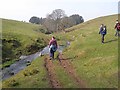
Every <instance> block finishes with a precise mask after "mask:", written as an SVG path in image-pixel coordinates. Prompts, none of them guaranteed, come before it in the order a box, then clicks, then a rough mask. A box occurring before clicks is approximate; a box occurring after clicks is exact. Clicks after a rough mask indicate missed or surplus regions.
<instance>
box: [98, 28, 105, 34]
mask: <svg viewBox="0 0 120 90" xmlns="http://www.w3.org/2000/svg"><path fill="white" fill-rule="evenodd" d="M99 34H102V35H106V34H107V29H106V28H105V27H100V31H99Z"/></svg>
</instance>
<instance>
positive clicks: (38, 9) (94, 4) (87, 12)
mask: <svg viewBox="0 0 120 90" xmlns="http://www.w3.org/2000/svg"><path fill="white" fill-rule="evenodd" d="M118 1H119V0H0V18H5V19H13V20H19V21H26V22H28V21H29V19H30V18H31V17H32V16H37V17H43V18H45V17H46V15H47V14H50V13H52V11H53V10H55V9H62V10H64V11H65V14H66V15H67V16H70V15H73V14H79V15H80V16H82V17H83V18H84V20H85V21H87V20H90V19H94V18H97V17H100V16H106V15H112V14H117V13H118Z"/></svg>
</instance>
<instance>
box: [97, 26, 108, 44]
mask: <svg viewBox="0 0 120 90" xmlns="http://www.w3.org/2000/svg"><path fill="white" fill-rule="evenodd" d="M99 34H101V36H102V39H101V42H102V43H104V37H105V35H106V34H107V28H106V26H104V25H103V24H101V26H100V31H99Z"/></svg>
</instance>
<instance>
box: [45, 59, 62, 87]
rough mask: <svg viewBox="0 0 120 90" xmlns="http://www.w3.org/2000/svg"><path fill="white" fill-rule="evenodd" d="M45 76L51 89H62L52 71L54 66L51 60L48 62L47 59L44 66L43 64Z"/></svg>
mask: <svg viewBox="0 0 120 90" xmlns="http://www.w3.org/2000/svg"><path fill="white" fill-rule="evenodd" d="M44 66H45V68H46V71H47V74H48V79H49V81H50V85H51V87H52V88H62V86H61V84H60V82H59V81H58V79H57V78H56V74H55V71H54V65H53V63H52V60H49V59H48V58H47V57H46V58H45V64H44Z"/></svg>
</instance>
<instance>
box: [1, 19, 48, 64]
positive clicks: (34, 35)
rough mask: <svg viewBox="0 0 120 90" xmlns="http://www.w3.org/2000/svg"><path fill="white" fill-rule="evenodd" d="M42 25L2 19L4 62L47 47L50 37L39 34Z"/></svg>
mask: <svg viewBox="0 0 120 90" xmlns="http://www.w3.org/2000/svg"><path fill="white" fill-rule="evenodd" d="M41 28H42V26H41V25H35V24H31V23H25V22H20V21H14V20H7V19H2V40H3V61H4V62H5V61H7V59H9V60H16V59H18V58H19V57H20V56H21V55H28V54H32V53H35V52H37V51H39V50H40V49H42V48H43V47H45V46H46V45H47V43H48V41H49V39H48V38H49V36H47V35H45V34H44V33H41V32H38V31H37V30H40V29H41Z"/></svg>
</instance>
